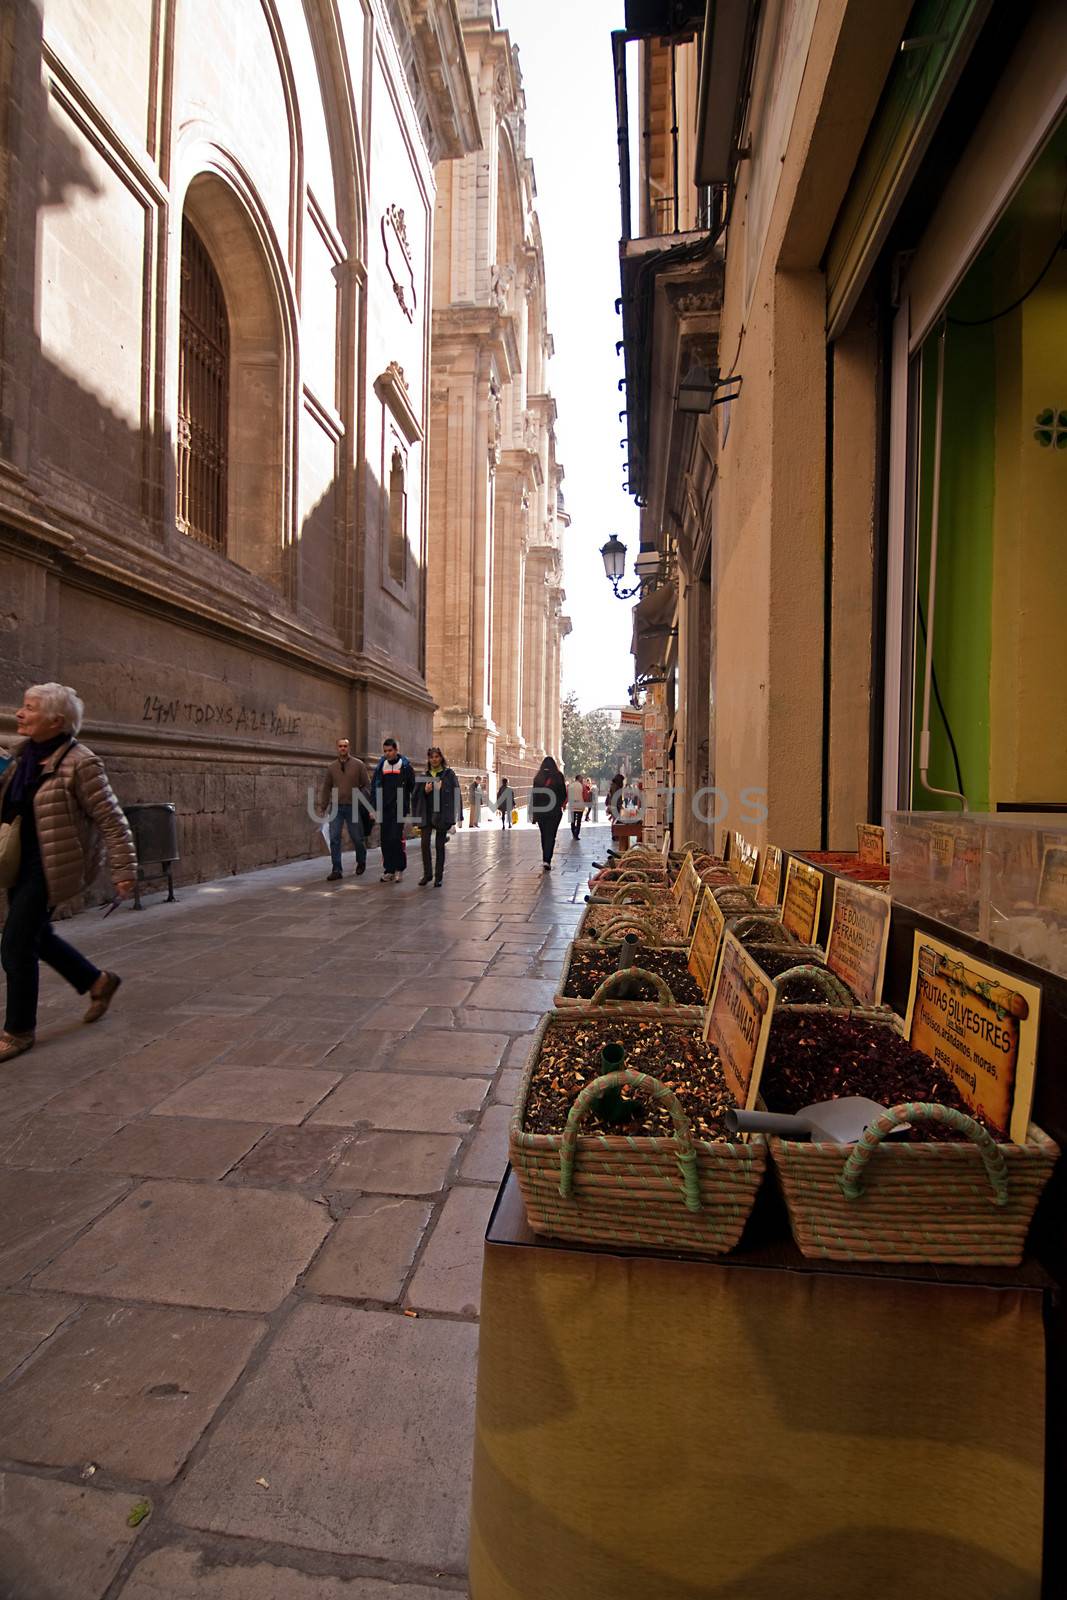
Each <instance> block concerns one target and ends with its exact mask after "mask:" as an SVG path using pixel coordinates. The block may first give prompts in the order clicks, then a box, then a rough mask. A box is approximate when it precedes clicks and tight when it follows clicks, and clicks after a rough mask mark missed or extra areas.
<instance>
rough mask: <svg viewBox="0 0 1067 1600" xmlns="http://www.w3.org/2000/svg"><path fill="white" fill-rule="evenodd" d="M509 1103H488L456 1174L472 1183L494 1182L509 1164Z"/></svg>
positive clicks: (497, 1181)
mask: <svg viewBox="0 0 1067 1600" xmlns="http://www.w3.org/2000/svg"><path fill="white" fill-rule="evenodd" d="M510 1121H511V1107H510V1106H490V1107H489V1108H488V1110H487V1111H486V1113H485V1115H484V1116H483V1117H482V1119H481V1121H480V1122H479V1124H478V1131H477V1133H476V1134H475V1135H474V1138H473V1139H472V1140H471V1142H470V1144H469V1146H468V1148H467V1150H466V1152H465V1154H464V1157H463V1161H462V1163H461V1165H460V1169H459V1175H460V1177H461V1178H466V1179H468V1180H470V1181H471V1182H476V1183H496V1184H498V1183H499V1182H500V1180H501V1178H502V1177H503V1176H504V1168H505V1167H506V1166H507V1164H508V1123H509V1122H510Z"/></svg>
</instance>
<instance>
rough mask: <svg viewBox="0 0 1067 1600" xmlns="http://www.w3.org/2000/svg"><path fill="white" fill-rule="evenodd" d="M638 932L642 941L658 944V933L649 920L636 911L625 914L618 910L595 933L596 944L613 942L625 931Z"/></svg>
mask: <svg viewBox="0 0 1067 1600" xmlns="http://www.w3.org/2000/svg"><path fill="white" fill-rule="evenodd" d="M631 931H632V932H633V933H639V934H640V935H641V939H642V942H643V943H645V944H647V945H651V946H653V947H655V946H656V945H658V944H659V935H658V934H657V933H656V930H655V928H653V926H652V924H651V923H650V922H646V921H645V919H644V918H643V917H640V916H638V915H637V914H636V912H632V913H629V914H627V913H626V912H624V911H621V912H619V913H618V914H617V915H616V916H614V917H612V918H611V919H610V920H609V921H607V922H605V924H604V926H603V927H602V928H601V930H600V932H599V933H598V934H597V935H596V942H597V944H615V943H617V941H618V940H619V939H620V938H621V937H622V936H623V934H625V933H629V932H631Z"/></svg>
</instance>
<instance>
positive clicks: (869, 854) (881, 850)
mask: <svg viewBox="0 0 1067 1600" xmlns="http://www.w3.org/2000/svg"><path fill="white" fill-rule="evenodd" d="M856 848H857V849H858V850H859V857H860V860H861V861H862V862H864V863H871V864H873V865H875V866H879V867H884V866H885V829H884V828H879V827H878V826H876V824H875V823H873V822H861V823H860V824H859V825H858V826H857V828H856Z"/></svg>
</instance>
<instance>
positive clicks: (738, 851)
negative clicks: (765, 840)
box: [730, 832, 759, 885]
mask: <svg viewBox="0 0 1067 1600" xmlns="http://www.w3.org/2000/svg"><path fill="white" fill-rule="evenodd" d="M730 856H731V859H733V858H736V861H737V881H738V883H743V884H745V885H748V884H750V883H755V881H756V868H757V866H758V865H759V850H758V849H757V847H756V846H755V845H754V844H749V842H748V840H747V839H746V838H745V837H744V835H743V834H740V833H736V832H735V833H734V837H733V843H732V845H731V846H730Z"/></svg>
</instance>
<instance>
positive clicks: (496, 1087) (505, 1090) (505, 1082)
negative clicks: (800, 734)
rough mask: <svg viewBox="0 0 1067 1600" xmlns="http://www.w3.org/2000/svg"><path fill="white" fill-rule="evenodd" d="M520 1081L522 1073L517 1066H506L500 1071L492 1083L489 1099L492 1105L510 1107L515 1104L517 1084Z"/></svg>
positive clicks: (517, 1091) (517, 1090)
mask: <svg viewBox="0 0 1067 1600" xmlns="http://www.w3.org/2000/svg"><path fill="white" fill-rule="evenodd" d="M521 1082H522V1073H521V1071H520V1070H519V1068H518V1067H508V1068H507V1069H506V1070H505V1071H504V1072H502V1073H501V1074H500V1076H499V1078H497V1080H496V1082H495V1083H494V1084H493V1092H492V1094H491V1096H490V1100H491V1102H492V1104H493V1105H495V1106H496V1105H501V1106H508V1107H511V1106H513V1105H514V1104H515V1101H516V1100H517V1099H518V1094H519V1084H520V1083H521Z"/></svg>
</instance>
